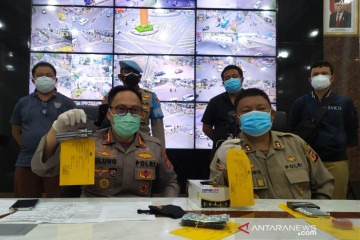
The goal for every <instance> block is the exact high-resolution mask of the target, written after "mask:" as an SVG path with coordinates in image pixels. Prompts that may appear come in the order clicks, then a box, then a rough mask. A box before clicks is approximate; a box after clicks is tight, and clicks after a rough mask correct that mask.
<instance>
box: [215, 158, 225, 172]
mask: <svg viewBox="0 0 360 240" xmlns="http://www.w3.org/2000/svg"><path fill="white" fill-rule="evenodd" d="M216 166H217V168H218V169H220V170H222V169H224V165H222V164H221V162H220V159H218V160H217V161H216Z"/></svg>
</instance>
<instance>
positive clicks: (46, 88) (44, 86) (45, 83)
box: [35, 76, 56, 93]
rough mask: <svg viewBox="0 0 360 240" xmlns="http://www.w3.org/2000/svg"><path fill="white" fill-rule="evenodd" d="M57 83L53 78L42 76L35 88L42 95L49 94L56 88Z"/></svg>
mask: <svg viewBox="0 0 360 240" xmlns="http://www.w3.org/2000/svg"><path fill="white" fill-rule="evenodd" d="M55 84H56V81H55V80H54V79H52V78H49V77H46V76H42V77H38V78H37V79H35V87H36V89H37V90H38V91H39V92H41V93H49V92H51V91H52V90H53V89H54V88H55Z"/></svg>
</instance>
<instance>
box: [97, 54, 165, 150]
mask: <svg viewBox="0 0 360 240" xmlns="http://www.w3.org/2000/svg"><path fill="white" fill-rule="evenodd" d="M119 64H120V74H119V75H118V77H119V79H120V80H121V81H122V82H123V83H124V85H125V86H128V87H133V88H135V89H136V90H139V91H140V92H141V95H142V114H141V122H140V131H141V132H142V133H146V134H148V135H150V127H149V122H150V121H151V132H152V136H154V137H156V138H158V139H159V140H160V141H161V144H162V146H163V147H164V148H165V134H164V123H163V118H164V114H163V112H162V110H161V106H160V101H159V99H158V97H157V96H156V94H155V93H154V92H151V91H149V90H147V89H142V88H140V87H139V82H140V79H141V77H142V75H141V74H140V73H142V72H143V70H142V69H141V67H140V66H139V65H138V64H137V63H136V62H135V61H132V60H122V61H120V62H119ZM103 103H104V104H107V95H105V96H104V99H103ZM100 111H101V109H100ZM105 112H106V111H105ZM99 114H101V113H99ZM104 117H105V115H104ZM100 121H102V120H100Z"/></svg>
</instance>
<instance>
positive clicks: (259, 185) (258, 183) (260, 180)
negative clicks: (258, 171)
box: [256, 178, 265, 187]
mask: <svg viewBox="0 0 360 240" xmlns="http://www.w3.org/2000/svg"><path fill="white" fill-rule="evenodd" d="M256 183H257V185H258V187H263V186H265V182H264V179H263V178H258V179H256Z"/></svg>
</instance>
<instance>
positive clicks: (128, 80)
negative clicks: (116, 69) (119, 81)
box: [123, 73, 140, 87]
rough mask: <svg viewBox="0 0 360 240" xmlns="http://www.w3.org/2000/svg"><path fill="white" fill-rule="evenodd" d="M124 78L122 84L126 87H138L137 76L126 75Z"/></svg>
mask: <svg viewBox="0 0 360 240" xmlns="http://www.w3.org/2000/svg"><path fill="white" fill-rule="evenodd" d="M124 77H125V79H124V80H123V82H124V83H125V85H126V86H128V87H136V85H138V83H139V82H140V77H139V75H137V74H135V73H128V74H126V75H125V76H124Z"/></svg>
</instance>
